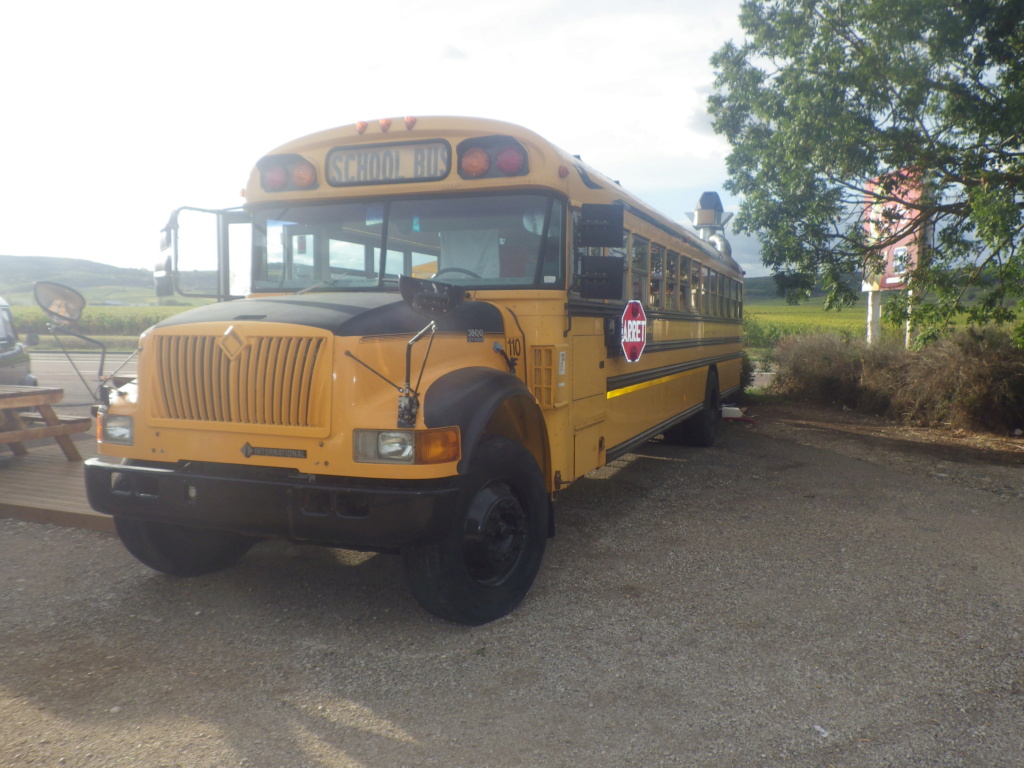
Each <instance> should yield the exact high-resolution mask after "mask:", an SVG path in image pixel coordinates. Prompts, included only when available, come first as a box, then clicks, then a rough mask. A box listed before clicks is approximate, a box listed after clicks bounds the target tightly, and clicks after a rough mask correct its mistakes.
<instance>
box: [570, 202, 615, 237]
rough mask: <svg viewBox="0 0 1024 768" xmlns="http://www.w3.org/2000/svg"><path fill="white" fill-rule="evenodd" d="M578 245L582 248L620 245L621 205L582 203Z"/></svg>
mask: <svg viewBox="0 0 1024 768" xmlns="http://www.w3.org/2000/svg"><path fill="white" fill-rule="evenodd" d="M581 213H582V216H581V218H580V232H579V243H578V245H580V246H582V247H584V248H621V247H622V235H623V228H622V206H621V205H597V204H594V203H584V204H583V208H582V211H581Z"/></svg>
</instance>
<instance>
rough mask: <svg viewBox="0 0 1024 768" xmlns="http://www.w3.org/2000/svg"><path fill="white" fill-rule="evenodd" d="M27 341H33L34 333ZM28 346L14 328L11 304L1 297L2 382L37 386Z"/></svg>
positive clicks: (0, 342) (0, 351)
mask: <svg viewBox="0 0 1024 768" xmlns="http://www.w3.org/2000/svg"><path fill="white" fill-rule="evenodd" d="M27 341H28V342H29V343H31V342H32V334H30V335H29V337H28V339H27ZM26 346H27V345H26V344H22V343H21V341H20V340H19V339H18V332H17V331H16V330H15V329H14V316H13V315H12V314H11V307H10V305H8V303H7V302H6V301H4V299H3V298H2V297H0V384H23V385H26V386H35V384H36V377H35V376H33V375H32V373H31V371H30V364H29V357H28V349H26Z"/></svg>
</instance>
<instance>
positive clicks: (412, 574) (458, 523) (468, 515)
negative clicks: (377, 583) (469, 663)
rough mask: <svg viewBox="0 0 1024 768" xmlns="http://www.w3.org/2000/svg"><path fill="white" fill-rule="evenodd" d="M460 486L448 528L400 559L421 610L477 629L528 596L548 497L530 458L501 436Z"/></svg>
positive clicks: (489, 440) (480, 452) (480, 453)
mask: <svg viewBox="0 0 1024 768" xmlns="http://www.w3.org/2000/svg"><path fill="white" fill-rule="evenodd" d="M460 486H461V487H460V491H459V495H458V502H457V503H458V513H457V514H456V515H455V516H454V519H453V523H452V525H451V527H450V529H449V530H448V531H447V532H446V534H445V535H444V536H443V537H442V538H441V539H439V540H437V541H428V542H420V543H417V544H414V545H411V546H409V547H407V548H406V549H405V550H404V552H403V560H404V563H405V574H406V579H407V581H408V583H409V588H410V590H411V591H412V594H413V596H414V597H415V598H416V600H417V601H418V602H419V603H420V605H422V606H423V607H424V608H425V609H427V610H428V611H430V612H431V613H433V614H435V615H436V616H440V617H441V618H443V619H447V620H449V621H454V622H457V623H459V624H469V625H474V626H476V625H479V624H486V623H487V622H489V621H494V620H495V619H499V618H501V617H502V616H505V615H507V614H508V613H510V612H511V611H512V610H514V609H515V607H516V606H517V605H519V603H520V602H521V601H522V599H523V597H525V595H526V593H527V592H528V591H529V590H530V586H531V585H532V584H533V580H534V578H535V577H536V575H537V571H538V570H539V569H540V562H541V559H542V558H543V556H544V546H545V544H546V543H547V532H548V498H547V493H546V491H545V489H544V478H543V476H542V475H541V472H540V469H539V468H538V466H537V462H536V461H534V459H533V456H532V455H531V454H530V452H529V451H527V450H526V449H525V448H523V447H522V446H521V445H519V444H518V443H516V442H514V441H512V440H507V439H505V438H501V437H484V438H483V440H482V441H481V442H480V445H479V446H478V447H477V449H476V451H475V452H474V453H473V456H472V458H471V460H470V464H469V469H468V471H467V472H466V474H464V475H463V476H462V479H461V481H460Z"/></svg>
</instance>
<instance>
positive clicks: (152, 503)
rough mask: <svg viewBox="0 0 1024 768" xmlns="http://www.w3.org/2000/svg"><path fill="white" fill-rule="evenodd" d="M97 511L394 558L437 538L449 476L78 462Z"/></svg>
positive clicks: (451, 500)
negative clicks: (410, 478)
mask: <svg viewBox="0 0 1024 768" xmlns="http://www.w3.org/2000/svg"><path fill="white" fill-rule="evenodd" d="M85 488H86V494H87V495H88V497H89V504H90V505H91V506H92V508H93V509H95V510H96V511H97V512H103V513H105V514H108V515H121V516H124V517H132V518H136V519H146V520H159V521H162V522H168V523H177V524H180V525H188V526H193V527H197V528H214V529H220V530H227V531H235V532H238V533H243V534H246V535H249V536H258V537H278V538H285V539H290V540H292V541H296V542H302V543H309V544H323V545H327V546H335V547H350V548H353V549H372V550H392V549H398V548H400V547H402V546H403V545H405V544H408V543H410V542H413V541H419V540H423V539H429V538H434V537H437V536H440V535H442V534H443V533H444V531H446V530H447V528H448V526H449V525H450V524H451V521H452V520H453V519H454V516H455V514H456V510H455V506H456V500H455V496H456V494H457V493H458V488H457V487H456V484H455V478H450V479H447V480H444V481H425V482H421V483H411V482H389V481H375V482H374V483H367V481H365V480H361V479H349V478H335V477H330V476H324V475H317V476H313V477H311V476H306V475H296V474H294V473H275V472H274V471H273V470H270V471H254V470H253V469H252V468H249V467H233V466H232V465H219V464H203V465H193V464H183V465H179V466H175V465H159V466H128V465H123V464H113V463H108V462H107V461H105V460H104V459H102V458H98V459H88V460H87V461H86V462H85Z"/></svg>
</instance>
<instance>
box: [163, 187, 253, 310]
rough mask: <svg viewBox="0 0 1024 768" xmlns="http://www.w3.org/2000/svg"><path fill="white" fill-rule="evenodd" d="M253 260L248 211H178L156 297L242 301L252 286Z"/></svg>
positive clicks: (168, 230) (166, 233) (166, 237)
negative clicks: (251, 264)
mask: <svg viewBox="0 0 1024 768" xmlns="http://www.w3.org/2000/svg"><path fill="white" fill-rule="evenodd" d="M251 254H252V222H251V219H250V217H249V214H248V213H246V212H245V211H243V210H241V209H238V208H228V209H224V210H211V209H207V208H191V207H187V206H186V207H183V208H178V209H177V210H176V211H174V212H173V213H172V214H171V218H170V220H169V221H168V222H167V225H166V226H165V227H164V229H163V232H162V235H161V239H160V261H158V262H157V264H156V267H155V268H154V270H153V280H154V283H155V287H156V295H157V296H173V295H174V294H175V293H177V294H180V295H182V296H191V297H195V298H204V299H217V301H227V300H229V299H239V298H242V297H243V296H245V295H246V294H247V293H249V287H250V285H251V280H252V273H251V268H250V259H251Z"/></svg>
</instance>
